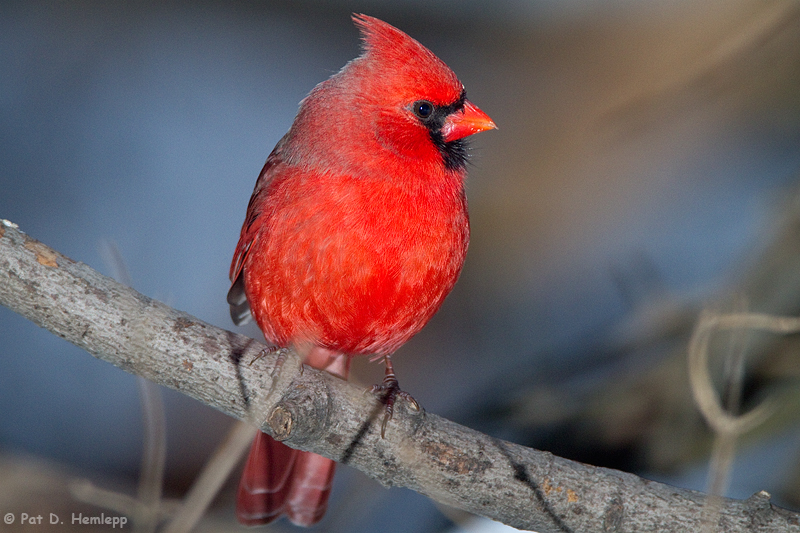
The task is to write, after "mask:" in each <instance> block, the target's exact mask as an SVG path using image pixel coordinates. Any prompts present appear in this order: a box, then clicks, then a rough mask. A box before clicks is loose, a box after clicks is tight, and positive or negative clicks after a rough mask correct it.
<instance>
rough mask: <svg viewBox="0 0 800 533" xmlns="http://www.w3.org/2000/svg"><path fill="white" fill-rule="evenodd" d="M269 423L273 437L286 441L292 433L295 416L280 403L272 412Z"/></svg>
mask: <svg viewBox="0 0 800 533" xmlns="http://www.w3.org/2000/svg"><path fill="white" fill-rule="evenodd" d="M267 424H269V427H270V428H271V429H272V438H273V439H275V440H277V441H284V440H286V439H288V438H289V437H290V436H291V435H292V426H293V425H294V418H293V417H292V413H291V412H289V410H288V409H286V408H285V407H283V406H282V405H278V406H277V407H275V409H273V410H272V413H270V415H269V419H268V420H267Z"/></svg>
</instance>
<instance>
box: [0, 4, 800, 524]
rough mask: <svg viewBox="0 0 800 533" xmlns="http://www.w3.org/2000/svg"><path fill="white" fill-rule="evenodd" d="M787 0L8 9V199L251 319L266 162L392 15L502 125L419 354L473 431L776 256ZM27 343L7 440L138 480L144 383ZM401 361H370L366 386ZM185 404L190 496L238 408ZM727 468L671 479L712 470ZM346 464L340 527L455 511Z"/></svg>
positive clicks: (746, 475) (788, 46)
mask: <svg viewBox="0 0 800 533" xmlns="http://www.w3.org/2000/svg"><path fill="white" fill-rule="evenodd" d="M779 4H780V3H773V4H764V3H761V2H745V1H736V2H722V1H715V2H708V3H699V2H687V1H675V2H667V3H665V4H663V5H659V6H658V7H656V6H655V5H649V4H648V5H644V4H642V5H638V6H637V5H636V4H635V3H628V2H622V1H620V2H591V1H585V2H581V1H574V2H567V3H559V2H552V1H551V2H547V1H544V2H538V3H536V2H531V3H527V2H522V1H514V0H502V1H496V2H492V3H491V5H484V3H481V2H466V3H464V2H456V1H446V2H440V3H430V2H422V1H412V0H409V1H405V2H396V3H394V4H393V5H392V7H389V6H388V5H384V4H383V3H380V2H377V1H374V2H370V1H363V2H351V3H347V2H335V3H334V2H327V3H319V4H318V3H313V2H294V3H293V2H275V3H269V2H263V3H251V2H233V3H225V2H202V3H196V4H188V3H187V4H183V3H175V4H169V5H160V4H144V3H125V4H123V3H106V2H71V3H61V2H52V3H39V2H19V3H15V2H5V3H3V5H2V7H0V65H2V75H0V218H6V219H9V220H11V221H13V222H15V223H17V224H19V226H20V228H21V229H22V230H23V231H25V232H26V233H28V234H29V235H31V236H32V237H34V238H36V239H39V240H41V241H42V242H44V243H46V244H48V245H50V246H52V247H54V248H55V249H57V250H59V251H60V252H62V253H64V254H66V255H68V256H70V257H72V258H73V259H76V260H79V261H83V262H85V263H87V264H89V265H91V266H92V267H94V268H96V269H98V270H100V271H102V272H105V273H108V274H111V272H110V268H109V266H108V263H107V262H105V261H104V257H103V252H102V250H103V247H104V246H105V244H104V243H108V242H113V243H115V245H116V246H118V248H119V250H120V251H121V253H122V255H123V257H124V258H125V261H126V264H127V267H128V270H129V271H130V274H131V278H132V280H133V285H134V287H135V288H136V289H137V290H139V291H140V292H142V293H144V294H146V295H148V296H151V297H154V298H157V299H160V300H162V301H165V302H167V303H168V304H170V305H172V306H174V307H177V308H179V309H182V310H185V311H187V312H189V313H192V314H194V315H196V316H198V317H200V318H201V319H203V320H206V321H208V322H211V323H213V324H216V325H219V326H221V327H224V328H229V329H231V328H233V326H232V324H231V323H230V320H229V317H228V311H227V306H226V304H225V293H226V291H227V288H228V280H227V272H228V266H229V262H230V258H231V254H232V252H233V249H234V246H235V244H236V241H237V237H238V232H239V227H240V224H241V222H242V219H243V216H244V211H245V208H246V205H247V201H248V199H249V196H250V193H251V191H252V187H253V184H254V182H255V178H256V177H257V175H258V172H259V170H260V168H261V166H262V164H263V162H264V159H265V158H266V156H267V154H268V153H269V151H270V150H271V148H272V146H273V145H274V144H275V142H277V140H278V139H279V138H280V137H281V136H282V135H283V133H284V132H285V131H286V130H287V129H288V127H289V125H290V124H291V121H292V118H293V116H294V114H295V112H296V109H297V103H298V102H299V101H300V99H302V98H303V96H304V95H305V94H306V93H307V92H308V91H309V90H310V89H311V88H312V87H313V86H314V85H315V84H316V83H318V82H320V81H322V80H323V79H325V78H326V77H328V76H329V75H330V74H331V73H333V72H335V71H336V70H338V69H339V68H340V67H341V66H342V65H343V64H344V63H345V62H346V61H348V60H349V59H351V58H352V57H354V56H355V55H357V53H358V47H359V42H358V35H357V31H356V30H355V28H354V27H353V26H352V23H351V21H350V20H349V14H350V13H351V12H353V11H363V12H366V13H368V14H371V15H374V16H378V17H379V18H383V19H384V20H387V21H388V22H390V23H392V24H394V25H396V26H398V27H400V28H401V29H403V30H404V31H406V32H407V33H409V34H411V35H412V36H414V37H415V38H416V39H418V40H419V41H421V42H422V43H423V44H425V45H426V46H428V47H429V48H431V49H432V50H433V51H434V52H435V53H436V54H437V55H439V56H440V57H441V58H442V59H443V60H444V61H445V62H446V63H448V65H450V66H451V67H452V68H453V70H454V71H455V72H456V73H457V74H458V75H459V77H460V78H461V80H462V81H463V82H464V84H465V85H466V87H467V90H468V93H469V96H470V99H471V100H472V101H474V102H475V103H476V104H478V105H479V106H480V107H481V108H482V109H483V110H484V111H486V112H487V113H488V114H489V115H490V116H492V118H493V119H494V120H495V121H496V123H497V124H498V125H499V129H498V130H497V131H492V132H489V133H484V134H481V135H479V136H477V137H476V138H475V139H474V141H473V143H472V146H473V147H474V150H473V152H472V153H473V158H472V161H473V163H474V164H473V165H472V166H471V168H470V176H469V181H468V195H469V200H470V207H471V213H472V227H473V242H472V246H471V248H470V253H469V256H468V259H467V264H466V267H465V270H464V274H463V276H462V279H461V280H460V281H459V283H458V285H457V286H456V289H455V291H454V293H453V294H452V295H451V297H450V298H449V299H448V301H447V302H446V303H445V305H444V307H443V308H442V310H441V312H440V313H439V315H437V316H436V317H435V318H434V320H433V321H432V322H431V324H430V325H429V327H428V328H426V330H424V331H423V332H422V333H421V334H420V335H418V337H416V338H415V339H413V340H412V341H411V342H409V343H408V345H406V346H405V347H403V348H402V349H401V351H400V352H399V353H398V355H397V357H396V367H397V371H398V374H399V377H400V382H401V384H402V385H403V388H404V389H406V390H408V391H409V392H411V393H412V394H413V395H414V396H415V397H416V398H417V400H419V401H420V403H421V404H422V405H424V406H425V408H426V409H428V410H430V411H433V412H436V413H438V414H440V415H443V416H447V417H450V418H453V419H456V420H460V421H465V422H467V423H469V421H470V420H474V419H479V418H480V417H478V418H475V417H476V416H477V415H475V413H476V412H477V411H479V410H480V409H482V408H484V407H485V406H486V405H487V404H490V403H492V401H496V400H498V399H501V398H502V397H503V395H504V393H507V392H508V391H509V390H510V389H511V388H514V389H519V388H520V387H521V383H520V381H521V380H530V382H531V383H532V384H534V383H547V382H549V381H550V380H551V379H553V378H552V377H551V376H559V378H564V377H565V376H573V375H580V371H581V370H582V369H583V368H590V367H593V365H595V363H596V360H597V355H598V354H597V352H596V351H595V350H593V347H596V346H598V345H599V344H602V341H603V339H605V338H607V337H608V336H609V335H610V332H612V331H615V328H617V327H619V325H620V324H622V323H624V322H625V320H626V319H628V318H630V316H631V315H632V314H633V313H634V311H635V309H636V307H637V306H638V305H639V304H640V303H641V300H646V299H647V298H648V297H649V296H650V295H651V294H653V293H658V295H660V296H663V295H665V294H666V295H669V296H670V297H673V298H675V299H685V300H689V301H692V302H695V303H697V302H699V303H698V304H697V305H698V306H702V302H703V301H704V299H705V298H708V299H713V295H714V294H715V291H718V290H719V289H720V287H723V286H724V285H725V284H726V283H728V282H729V281H730V279H731V278H732V277H735V275H736V273H737V272H739V271H740V270H741V269H742V268H743V265H746V264H747V262H748V260H750V259H751V258H752V257H755V256H756V255H757V253H758V252H759V250H760V248H759V246H760V245H761V244H763V242H764V241H765V240H766V239H767V238H768V237H767V236H766V235H768V234H769V233H768V232H769V229H770V227H771V225H772V224H773V220H774V218H773V217H774V215H775V212H776V210H778V209H779V208H780V207H781V206H782V205H783V204H784V203H785V199H786V198H787V196H788V195H789V194H790V191H792V190H793V189H792V187H793V186H794V185H796V182H797V178H798V169H800V144H798V143H800V74H799V72H800V52H798V50H800V46H798V41H800V37H799V35H800V22H799V21H798V16H797V13H794V12H792V11H791V10H787V13H788V14H783V15H781V17H782V18H780V20H783V21H784V22H783V23H781V24H777V25H776V28H777V29H774V31H770V32H767V37H766V38H764V39H761V40H757V42H756V43H755V44H753V43H752V42H749V43H748V42H747V40H746V39H745V44H744V45H743V46H742V47H740V48H737V47H736V45H735V44H736V42H737V38H738V37H737V36H738V35H741V34H746V33H747V31H749V29H751V28H752V26H753V25H754V24H756V25H757V24H758V21H760V20H762V19H766V20H769V11H770V10H773V11H775V6H776V5H779ZM765 12H767V13H768V14H767V15H764V13H765ZM731 43H733V44H731ZM726 53H727V54H728V55H725V54H726ZM342 112H343V113H345V112H347V110H342ZM643 258H644V259H643ZM637 265H638V266H637ZM642 265H644V266H642ZM641 270H646V271H647V273H646V275H645V274H642V273H641V272H640V271H641ZM626 276H627V278H630V277H633V281H630V282H625V281H623V282H620V277H622V279H623V280H624V279H627V278H626ZM642 277H644V278H646V281H645V282H642V281H641V278H642ZM653 278H654V279H655V281H653ZM642 284H644V285H645V286H644V287H641V285H642ZM653 286H656V289H653ZM631 287H633V292H634V293H635V294H634V295H633V296H631V294H630V292H631ZM632 301H633V303H632ZM247 331H248V332H249V333H250V334H252V335H257V334H258V332H257V331H256V330H254V329H250V330H247ZM0 350H2V357H0V452H3V453H11V454H33V455H35V456H40V457H46V458H50V459H53V460H55V461H56V462H58V463H62V464H65V465H68V466H69V467H70V468H73V469H74V471H75V472H77V473H80V474H82V475H86V476H90V477H91V476H105V477H108V478H113V479H117V480H120V479H121V480H123V482H124V480H126V479H128V480H135V477H136V472H137V468H138V464H139V456H140V453H141V452H140V450H141V429H140V424H141V422H140V414H139V403H138V402H139V400H138V397H137V389H136V385H135V381H134V378H133V377H132V376H130V375H128V374H126V373H124V372H122V371H121V370H118V369H116V368H114V367H112V366H111V365H108V364H107V363H103V362H99V361H97V360H94V359H93V358H92V357H90V356H89V355H87V354H86V353H84V352H82V351H81V350H79V349H77V348H75V347H73V346H71V345H68V344H67V343H65V342H64V341H62V340H60V339H58V338H56V337H55V336H53V335H51V334H49V333H47V332H46V331H43V330H40V329H38V328H37V327H35V326H34V325H32V324H31V323H29V322H27V321H26V320H24V319H22V318H20V317H18V316H17V315H15V314H14V313H11V312H10V311H8V310H5V309H0ZM605 356H606V358H607V353H606V354H605ZM381 373H382V368H381V365H379V364H370V363H368V362H367V361H366V359H365V360H363V361H362V360H359V361H358V362H356V368H355V378H356V379H358V380H360V381H363V382H364V383H372V382H377V381H378V380H379V379H380V378H381ZM606 377H608V376H607V375H606ZM592 379H597V378H596V377H595V378H592ZM607 386H609V387H613V386H614V385H613V379H610V380H609V381H608V385H607ZM165 397H166V400H167V410H168V433H169V436H168V438H169V447H170V448H169V450H170V451H169V456H168V472H167V483H168V485H167V492H168V493H169V494H171V495H179V494H180V491H182V490H184V489H185V487H186V486H187V484H188V483H190V481H191V479H192V476H193V475H195V474H196V472H197V470H198V468H199V467H200V465H201V464H202V462H203V460H204V458H205V457H206V455H207V454H208V453H209V451H210V449H212V448H213V446H214V445H215V444H216V442H217V441H218V440H219V439H220V438H221V437H222V435H223V434H224V432H225V430H226V429H227V427H228V425H229V423H230V421H229V420H228V419H227V418H226V417H224V416H223V415H221V414H219V413H217V412H214V411H212V410H210V409H207V408H204V407H203V406H200V405H198V404H197V403H195V402H193V401H191V400H189V399H186V398H185V397H182V396H181V395H179V394H177V393H172V392H171V391H169V392H166V393H165ZM545 418H546V417H545ZM499 434H502V435H503V436H505V437H508V438H514V437H515V435H514V433H513V432H512V431H502V430H499ZM797 436H798V429H797V428H796V427H794V429H792V428H791V427H790V428H787V429H786V430H784V431H782V432H780V433H779V434H778V436H777V437H772V438H771V439H770V440H768V441H767V442H766V443H762V444H761V445H760V446H759V447H756V448H746V449H745V450H744V452H743V455H741V456H740V461H739V462H737V466H736V469H735V470H734V479H733V484H732V486H731V489H730V491H729V495H731V496H736V497H746V496H748V495H749V494H751V493H753V492H755V491H757V490H761V489H766V490H769V491H771V492H776V493H779V492H780V490H781V483H784V482H785V481H786V480H785V476H786V475H787V474H786V472H787V471H789V470H790V468H789V466H788V465H792V464H793V457H796V456H797V453H798V448H797V446H796V442H797ZM517 437H518V440H522V441H524V439H523V438H522V437H521V436H519V435H517ZM565 438H568V437H565ZM792 443H794V444H792ZM705 466H706V465H705V463H703V461H702V460H700V461H698V462H694V463H692V464H688V465H685V469H683V470H681V469H679V470H677V471H674V472H670V473H654V474H653V475H654V476H663V477H664V478H666V479H669V480H670V482H673V483H677V484H682V485H684V486H691V487H693V488H698V489H702V488H704V486H705V485H704V483H705V480H704V475H705V470H704V469H705ZM682 472H683V473H682ZM339 477H340V479H339V481H338V482H337V483H338V484H337V486H336V489H335V491H334V496H333V505H332V509H333V510H332V512H331V516H330V517H329V518H328V519H326V520H327V521H326V522H323V525H322V526H321V527H323V528H327V529H330V530H343V531H357V530H358V531H362V530H363V531H367V530H381V531H422V530H428V531H436V530H441V529H443V528H447V527H449V526H448V524H449V521H448V520H447V519H446V518H444V516H443V515H441V514H440V513H439V511H437V510H436V508H435V507H434V506H433V505H432V504H431V503H429V502H428V501H427V500H426V499H425V498H423V497H421V496H418V495H415V494H413V493H410V492H409V491H405V490H401V489H393V490H390V491H387V490H383V489H378V488H377V485H374V484H373V485H370V483H372V482H370V481H367V480H365V479H363V476H361V475H360V474H358V473H354V472H352V471H350V470H349V469H347V468H341V469H340V474H339ZM365 487H366V488H365ZM370 487H371V489H370ZM337 506H338V507H339V508H345V509H349V511H347V512H342V511H339V512H337V510H336V509H337Z"/></svg>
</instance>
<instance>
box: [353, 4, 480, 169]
mask: <svg viewBox="0 0 800 533" xmlns="http://www.w3.org/2000/svg"><path fill="white" fill-rule="evenodd" d="M353 20H354V21H355V23H356V25H357V26H358V27H359V29H360V30H361V35H362V39H363V42H364V46H363V53H362V55H361V56H360V57H359V58H358V59H357V60H356V61H355V62H354V63H355V65H353V66H354V68H355V69H356V70H357V71H359V73H360V74H361V75H360V76H358V79H359V81H360V82H361V84H362V87H361V90H360V91H359V93H360V95H361V101H363V103H364V105H365V108H366V109H367V115H368V116H370V118H371V119H372V121H373V123H374V131H375V135H376V136H377V137H378V140H379V142H380V143H381V144H383V145H384V146H385V147H386V148H389V149H390V150H392V151H394V152H395V153H397V154H398V155H400V156H403V157H410V158H415V159H436V158H441V160H442V161H443V162H444V165H445V166H446V167H447V168H449V169H451V170H462V169H463V168H464V164H465V162H466V150H465V143H464V138H465V137H467V136H469V135H472V134H474V133H478V132H481V131H485V130H489V129H492V128H495V127H496V126H495V124H494V122H493V121H492V119H490V118H489V116H488V115H486V113H484V112H483V111H481V110H480V109H479V108H478V107H477V106H475V105H474V104H473V103H472V102H470V101H469V100H467V96H466V91H465V89H464V86H463V84H462V83H461V82H460V81H459V79H458V77H456V75H455V73H454V72H453V71H452V70H450V68H449V67H448V66H447V65H445V64H444V62H443V61H442V60H441V59H439V58H438V57H436V56H435V55H434V54H433V52H431V51H430V50H428V49H427V48H425V47H424V46H423V45H421V44H420V43H419V42H417V41H416V40H414V39H412V38H411V37H409V36H408V35H406V34H405V33H403V32H402V31H400V30H398V29H397V28H395V27H394V26H391V25H389V24H387V23H386V22H383V21H381V20H378V19H376V18H373V17H369V16H367V15H354V16H353Z"/></svg>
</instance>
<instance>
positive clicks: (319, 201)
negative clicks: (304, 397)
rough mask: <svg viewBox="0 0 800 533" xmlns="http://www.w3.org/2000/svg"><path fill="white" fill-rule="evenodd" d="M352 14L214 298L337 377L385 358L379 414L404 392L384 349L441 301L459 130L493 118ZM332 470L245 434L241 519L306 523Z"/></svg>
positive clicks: (418, 49)
mask: <svg viewBox="0 0 800 533" xmlns="http://www.w3.org/2000/svg"><path fill="white" fill-rule="evenodd" d="M353 20H354V22H355V24H356V26H358V28H359V30H360V31H361V36H362V39H363V50H362V53H361V55H359V56H358V57H357V58H356V59H354V60H352V61H351V62H349V63H348V64H347V65H345V66H344V68H342V70H340V71H339V72H338V73H337V74H334V75H333V76H331V77H330V78H329V79H328V80H326V81H323V82H322V83H320V84H319V85H317V86H316V87H315V88H314V89H313V90H312V91H311V93H310V94H309V95H308V96H307V97H306V98H305V99H304V100H303V101H302V102H301V104H300V109H299V111H298V113H297V116H296V118H295V120H294V123H293V124H292V127H291V129H290V130H289V132H288V133H287V134H286V135H284V136H283V138H282V139H281V140H280V141H279V142H278V144H277V146H275V149H274V150H273V151H272V153H271V154H270V155H269V157H268V158H267V162H266V164H265V165H264V168H263V170H262V171H261V174H260V176H259V177H258V181H257V182H256V186H255V190H254V191H253V196H252V197H251V198H250V204H249V205H248V206H247V216H246V217H245V221H244V225H243V226H242V231H241V235H240V237H239V244H238V246H237V247H236V252H235V253H234V257H233V263H232V265H231V270H230V278H231V281H232V286H231V289H230V292H229V293H228V303H229V304H230V306H231V316H232V317H233V320H234V322H235V323H237V324H240V323H243V322H245V321H246V320H247V319H249V317H250V314H251V313H252V316H253V317H255V320H256V322H257V323H258V326H259V327H260V328H261V331H263V332H264V336H265V338H266V339H267V341H269V342H271V343H274V344H275V345H277V346H282V347H283V346H289V345H293V346H296V347H297V346H306V347H307V350H306V352H307V356H306V359H305V362H306V364H309V365H310V366H313V367H316V368H321V369H325V370H327V371H328V372H330V373H332V374H334V375H337V376H339V377H341V378H343V379H347V374H348V370H349V366H350V358H351V357H352V356H355V355H372V356H377V357H383V358H384V361H385V364H386V379H385V380H384V383H383V385H381V386H377V387H376V388H375V389H376V390H382V391H385V393H386V398H388V400H387V399H385V400H384V402H385V403H386V405H387V413H386V417H385V418H384V424H385V422H386V420H388V419H389V418H391V408H392V403H393V402H394V399H395V397H396V396H397V395H404V393H402V392H401V391H399V387H398V386H397V380H396V379H395V377H394V372H393V370H392V364H391V359H390V355H391V354H392V353H393V352H394V351H395V350H397V348H399V347H400V346H401V345H402V344H403V343H404V342H406V341H407V340H408V339H410V338H411V337H412V336H413V335H414V334H416V333H417V332H418V331H419V330H420V329H421V328H422V327H423V326H424V325H425V324H426V323H427V322H428V320H429V319H430V318H431V316H433V314H434V313H435V312H436V311H437V310H438V309H439V306H440V305H441V304H442V301H443V300H444V298H445V296H447V294H448V293H449V292H450V290H451V289H452V288H453V285H454V284H455V282H456V279H457V278H458V275H459V273H460V271H461V266H462V264H463V262H464V256H465V254H466V252H467V244H468V242H469V219H468V216H467V200H466V196H465V193H464V178H465V176H466V160H467V152H466V145H465V142H464V138H465V137H467V136H469V135H472V134H474V133H478V132H480V131H484V130H488V129H491V128H494V127H495V124H494V122H492V120H491V119H490V118H489V117H488V116H487V115H486V114H485V113H483V112H482V111H481V110H480V109H478V108H477V107H476V106H475V105H473V104H472V103H471V102H470V101H469V100H467V98H466V93H465V91H464V86H463V85H462V84H461V82H460V81H459V80H458V78H457V77H456V75H455V74H454V73H453V71H451V70H450V69H449V68H448V67H447V65H445V64H444V63H443V62H442V61H441V60H440V59H439V58H437V57H436V56H435V55H433V53H432V52H431V51H430V50H428V49H427V48H425V47H424V46H422V45H421V44H420V43H418V42H417V41H415V40H414V39H412V38H411V37H409V36H408V35H406V34H405V33H403V32H401V31H400V30H398V29H397V28H394V27H393V26H390V25H389V24H387V23H385V22H383V21H380V20H378V19H375V18H372V17H368V16H366V15H354V16H353ZM405 397H408V396H405ZM408 398H410V397H408ZM384 429H385V425H384ZM334 467H335V463H334V462H333V461H331V460H330V459H326V458H324V457H321V456H319V455H316V454H313V453H309V452H302V451H297V450H293V449H290V448H288V447H286V446H285V445H283V444H281V443H279V442H277V441H275V440H273V439H272V438H271V437H269V436H268V435H266V434H264V433H259V435H258V436H257V437H256V439H255V442H254V443H253V446H252V447H251V449H250V454H249V456H248V459H247V463H246V465H245V469H244V473H243V475H242V479H241V482H240V484H239V491H238V495H237V507H236V513H237V517H238V519H239V521H240V522H242V523H243V524H246V525H257V524H266V523H269V522H271V521H272V520H275V519H276V518H278V517H279V516H281V515H282V514H286V515H287V516H288V518H289V520H291V521H292V522H293V523H295V524H298V525H304V526H308V525H311V524H314V523H316V522H318V521H319V520H320V519H321V518H322V515H323V514H324V513H325V509H326V508H327V502H328V496H329V494H330V488H331V481H332V478H333V472H334Z"/></svg>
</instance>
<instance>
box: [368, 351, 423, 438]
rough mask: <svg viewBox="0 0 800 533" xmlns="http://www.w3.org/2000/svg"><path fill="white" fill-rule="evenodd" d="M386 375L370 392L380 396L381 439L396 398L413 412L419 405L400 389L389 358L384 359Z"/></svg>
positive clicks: (384, 433)
mask: <svg viewBox="0 0 800 533" xmlns="http://www.w3.org/2000/svg"><path fill="white" fill-rule="evenodd" d="M385 363H386V375H385V377H384V378H383V382H382V383H381V384H380V385H373V386H372V388H371V389H370V392H372V393H373V394H378V395H380V398H381V402H382V403H383V405H384V415H383V423H381V438H382V439H383V438H385V437H386V424H387V423H388V422H389V420H391V419H392V415H393V414H394V404H395V402H396V401H397V399H398V398H402V399H403V400H405V401H406V402H408V403H409V406H410V407H411V409H413V410H414V411H419V404H418V403H417V400H415V399H414V397H413V396H411V395H410V394H409V393H407V392H406V391H404V390H401V389H400V384H399V383H398V382H397V377H395V375H394V368H393V367H392V360H391V359H390V358H389V356H386V357H385Z"/></svg>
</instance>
